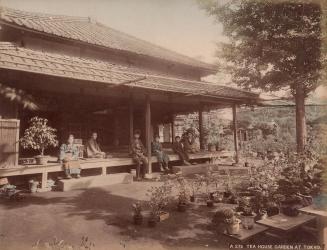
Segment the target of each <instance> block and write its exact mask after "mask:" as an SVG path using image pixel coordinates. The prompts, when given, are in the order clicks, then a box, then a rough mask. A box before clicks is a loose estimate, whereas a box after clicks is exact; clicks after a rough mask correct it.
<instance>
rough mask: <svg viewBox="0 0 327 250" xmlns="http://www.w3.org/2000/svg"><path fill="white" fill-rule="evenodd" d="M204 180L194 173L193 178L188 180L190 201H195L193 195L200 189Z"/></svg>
mask: <svg viewBox="0 0 327 250" xmlns="http://www.w3.org/2000/svg"><path fill="white" fill-rule="evenodd" d="M203 182H204V177H203V176H202V175H199V174H196V175H195V178H192V179H190V180H189V181H188V184H189V186H190V189H191V191H192V194H191V195H190V201H191V202H195V196H196V194H197V193H198V192H199V190H200V189H201V187H202V185H203Z"/></svg>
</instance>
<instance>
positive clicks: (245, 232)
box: [222, 224, 268, 242]
mask: <svg viewBox="0 0 327 250" xmlns="http://www.w3.org/2000/svg"><path fill="white" fill-rule="evenodd" d="M267 230H268V227H265V226H262V225H259V224H254V225H253V228H252V229H245V228H243V226H242V224H240V231H239V233H238V234H227V233H222V234H223V235H225V236H227V237H230V238H232V239H235V240H238V241H240V242H245V241H248V240H250V239H252V238H253V237H255V236H256V235H258V234H261V233H263V232H265V231H267Z"/></svg>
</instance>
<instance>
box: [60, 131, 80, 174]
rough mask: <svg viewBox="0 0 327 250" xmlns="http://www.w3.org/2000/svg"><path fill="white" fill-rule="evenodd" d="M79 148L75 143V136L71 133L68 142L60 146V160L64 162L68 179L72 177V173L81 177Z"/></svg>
mask: <svg viewBox="0 0 327 250" xmlns="http://www.w3.org/2000/svg"><path fill="white" fill-rule="evenodd" d="M78 153H79V152H78V148H77V146H76V145H74V136H73V135H69V137H68V140H67V143H66V144H65V143H64V144H62V145H61V146H60V153H59V161H60V163H62V164H63V168H64V171H65V175H66V178H67V179H71V178H72V175H75V176H76V178H80V177H81V176H80V174H81V167H80V164H79V162H78Z"/></svg>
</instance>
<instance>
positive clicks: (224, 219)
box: [213, 208, 241, 235]
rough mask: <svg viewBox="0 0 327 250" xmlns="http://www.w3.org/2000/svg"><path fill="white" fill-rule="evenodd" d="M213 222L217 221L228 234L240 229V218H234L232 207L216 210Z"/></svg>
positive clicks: (236, 232)
mask: <svg viewBox="0 0 327 250" xmlns="http://www.w3.org/2000/svg"><path fill="white" fill-rule="evenodd" d="M213 222H216V223H217V222H219V227H222V228H224V229H225V230H224V231H226V232H227V233H228V234H234V235H235V234H238V233H239V231H240V222H241V221H240V220H239V219H237V218H236V216H235V215H234V212H233V210H232V209H229V208H227V209H223V210H220V211H218V212H217V213H216V214H215V216H214V220H213ZM219 230H221V229H219Z"/></svg>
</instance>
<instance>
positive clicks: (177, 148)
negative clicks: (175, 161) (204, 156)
mask: <svg viewBox="0 0 327 250" xmlns="http://www.w3.org/2000/svg"><path fill="white" fill-rule="evenodd" d="M173 150H174V152H175V153H176V154H178V156H179V158H180V159H181V160H182V162H183V164H184V165H191V163H190V162H189V160H190V159H189V157H188V154H187V153H186V152H185V150H184V146H183V144H182V142H181V137H180V136H176V137H175V141H174V143H173Z"/></svg>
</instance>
